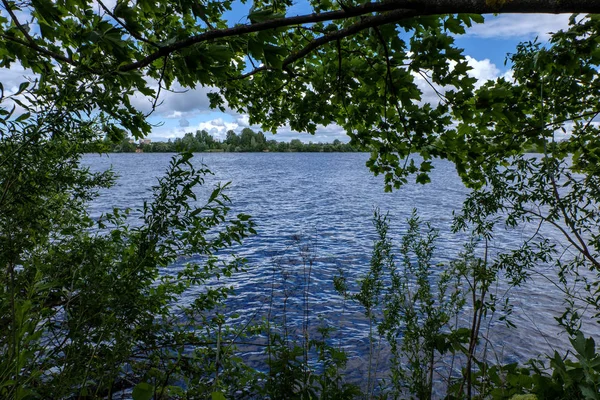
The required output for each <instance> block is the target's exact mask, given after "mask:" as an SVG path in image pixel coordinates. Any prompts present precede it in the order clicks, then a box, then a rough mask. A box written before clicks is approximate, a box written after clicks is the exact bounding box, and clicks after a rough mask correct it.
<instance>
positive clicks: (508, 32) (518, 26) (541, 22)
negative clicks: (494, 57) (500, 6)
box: [467, 14, 570, 40]
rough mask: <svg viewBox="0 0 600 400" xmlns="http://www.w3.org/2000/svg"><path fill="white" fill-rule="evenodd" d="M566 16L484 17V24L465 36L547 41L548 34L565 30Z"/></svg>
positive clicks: (503, 15) (472, 28)
mask: <svg viewBox="0 0 600 400" xmlns="http://www.w3.org/2000/svg"><path fill="white" fill-rule="evenodd" d="M569 17H570V15H568V14H502V15H499V16H491V15H486V17H485V23H483V24H475V25H473V27H471V28H469V29H467V35H469V36H477V37H482V38H498V39H507V38H513V39H519V40H524V39H533V38H535V37H536V36H537V37H539V39H540V40H547V39H548V38H549V37H550V35H549V34H550V33H552V32H557V31H559V30H561V29H565V28H567V27H568V25H569Z"/></svg>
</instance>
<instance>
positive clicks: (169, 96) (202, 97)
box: [130, 80, 215, 119]
mask: <svg viewBox="0 0 600 400" xmlns="http://www.w3.org/2000/svg"><path fill="white" fill-rule="evenodd" d="M148 83H149V86H150V87H151V88H152V89H154V91H155V92H158V82H157V81H156V80H148ZM214 91H215V89H214V88H212V87H197V88H195V89H184V88H183V87H182V86H181V85H180V84H178V83H177V82H176V83H174V84H173V85H172V87H171V88H170V90H164V89H163V90H161V93H160V97H159V99H158V101H157V102H156V105H157V107H156V110H155V111H154V113H153V115H155V116H158V117H162V118H173V119H181V118H183V117H189V116H193V115H197V114H201V113H207V112H210V111H211V108H210V102H209V100H208V96H207V95H208V93H210V92H214ZM130 101H131V104H132V105H133V106H134V107H135V108H136V109H138V110H139V111H141V112H143V113H144V114H147V113H149V112H150V111H151V110H152V105H153V103H154V98H151V97H146V96H144V95H142V94H141V93H136V94H135V95H133V96H131V98H130Z"/></svg>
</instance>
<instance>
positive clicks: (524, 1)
mask: <svg viewBox="0 0 600 400" xmlns="http://www.w3.org/2000/svg"><path fill="white" fill-rule="evenodd" d="M491 13H546V14H559V13H592V14H593V13H600V1H598V0H587V1H586V0H570V1H569V0H512V1H501V0H498V1H493V0H383V1H380V2H372V3H367V4H363V5H360V6H356V7H345V8H344V9H342V10H336V11H329V12H324V13H318V14H317V13H314V14H306V15H300V16H295V17H285V18H278V19H273V20H268V21H263V22H258V23H254V24H249V25H238V26H235V27H232V28H227V29H218V30H210V31H207V32H204V33H201V34H199V35H195V36H190V37H189V38H186V39H183V40H180V41H177V42H175V43H173V44H171V45H168V46H164V47H162V48H161V49H159V50H157V51H155V52H154V53H152V54H150V55H148V56H147V57H145V58H143V59H141V60H139V61H136V62H133V63H130V64H127V65H123V66H122V67H121V68H119V70H120V71H123V72H127V71H132V70H136V69H141V68H144V67H146V66H148V65H150V64H151V63H152V62H153V61H155V60H157V59H159V58H161V57H164V56H166V55H168V54H171V53H173V52H176V51H179V50H182V49H184V48H187V47H190V46H192V45H194V44H197V43H202V42H207V41H211V40H216V39H224V38H229V37H234V36H241V35H247V34H250V33H256V32H261V31H266V30H270V29H278V28H286V27H291V26H296V25H303V24H312V23H317V22H328V21H336V20H341V19H347V18H353V17H360V16H367V17H371V18H373V19H370V21H371V24H370V25H369V26H365V27H363V28H362V29H365V28H367V27H373V26H380V25H384V24H386V23H391V22H397V21H400V20H402V19H407V18H413V17H418V16H430V15H438V14H491ZM373 14H375V15H373ZM355 25H356V24H355ZM342 31H344V30H341V31H337V32H333V33H331V34H329V35H325V36H322V37H320V38H318V39H316V40H315V42H313V43H314V44H311V45H309V46H307V47H308V48H307V49H303V50H301V52H302V53H306V54H307V53H309V52H310V51H312V50H314V48H317V47H319V46H321V45H322V44H325V43H328V42H330V41H332V40H336V39H337V38H339V37H345V36H349V35H351V34H352V33H348V34H347V35H345V36H343V35H344V34H343V33H341V32H342ZM354 33H356V31H355V32H354ZM299 53H300V52H299ZM301 56H302V55H300V57H301Z"/></svg>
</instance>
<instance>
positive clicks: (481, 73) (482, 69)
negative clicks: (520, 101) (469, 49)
mask: <svg viewBox="0 0 600 400" xmlns="http://www.w3.org/2000/svg"><path fill="white" fill-rule="evenodd" d="M466 59H467V64H468V65H469V67H471V68H472V69H471V70H470V71H469V76H471V77H473V78H475V79H477V83H476V86H477V87H480V86H481V85H483V84H484V83H485V82H486V81H490V80H494V79H496V78H498V77H499V76H500V70H499V69H498V68H497V67H496V65H495V64H494V63H492V62H491V61H490V60H489V59H487V58H486V59H483V60H476V59H474V58H473V57H471V56H466Z"/></svg>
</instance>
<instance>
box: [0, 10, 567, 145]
mask: <svg viewBox="0 0 600 400" xmlns="http://www.w3.org/2000/svg"><path fill="white" fill-rule="evenodd" d="M113 2H114V3H116V0H108V1H106V3H113ZM249 8H250V3H247V4H241V3H237V4H235V5H234V7H233V10H232V11H230V12H228V13H227V15H226V16H227V19H228V20H229V21H230V23H231V24H232V25H233V24H235V23H247V22H248V21H246V19H245V15H247V12H248V9H249ZM309 12H310V9H309V8H308V6H307V4H306V2H304V1H298V3H296V4H295V5H294V6H293V7H292V8H291V9H290V11H289V12H288V15H298V14H305V13H309ZM568 19H569V15H555V14H543V15H536V14H503V15H500V16H492V15H487V16H486V22H485V23H484V24H478V25H474V26H473V27H472V28H470V29H468V30H467V33H466V35H462V36H458V37H457V38H456V44H457V45H458V46H459V47H461V48H463V49H464V50H465V54H466V55H467V56H468V61H469V64H470V65H471V67H472V68H473V70H472V71H471V74H472V75H473V76H474V77H476V78H477V79H478V80H479V81H481V82H484V81H485V80H488V79H495V78H497V77H499V76H503V75H504V76H506V75H507V74H508V75H509V74H510V66H505V65H504V61H505V58H506V55H507V53H510V52H514V51H515V49H516V46H517V44H518V43H519V42H521V41H528V40H533V39H535V38H536V37H538V38H539V40H541V41H544V40H546V39H547V38H548V33H549V32H555V31H557V30H560V29H564V28H566V27H567V25H568ZM24 75H29V74H28V73H27V71H24V70H23V68H22V67H20V66H18V65H14V66H12V67H11V68H10V69H2V70H0V81H1V82H2V83H3V84H4V87H5V89H7V90H10V88H11V86H15V88H16V87H18V84H19V83H20V82H22V81H23V76H24ZM418 83H419V88H420V89H421V90H422V91H423V98H424V99H425V100H431V101H432V102H434V101H436V96H435V94H434V93H433V92H432V89H431V88H430V87H429V86H428V85H427V84H426V83H425V82H424V81H423V82H418ZM173 89H175V90H177V89H179V90H178V91H180V89H182V88H180V87H177V86H175V87H174V88H173ZM213 90H214V89H212V88H207V87H198V88H196V89H193V90H187V91H185V92H184V93H173V92H166V91H163V94H162V95H161V99H160V100H161V101H162V105H161V107H159V108H158V110H157V111H156V112H155V113H154V114H153V115H152V116H151V117H150V122H151V123H153V124H155V127H154V129H153V131H152V133H151V134H150V135H149V138H150V139H152V140H153V141H159V140H161V141H162V140H168V139H174V138H176V137H181V136H183V135H184V134H185V133H186V132H195V131H196V130H198V129H205V130H207V131H208V132H209V133H211V134H212V135H213V136H215V137H216V138H219V139H223V138H224V137H225V134H226V132H227V130H229V129H233V130H234V131H237V132H239V131H241V130H242V129H243V128H245V127H251V128H252V129H255V130H258V129H260V128H259V127H257V126H250V125H249V124H248V116H247V115H243V114H238V113H235V112H233V111H231V112H225V113H222V112H219V111H215V110H211V109H210V107H209V102H208V98H207V96H206V94H207V93H208V92H210V91H213ZM132 101H133V102H134V104H135V105H136V106H137V107H138V108H139V109H140V110H142V111H145V110H149V109H150V104H151V101H149V99H146V98H143V97H142V96H137V97H135V98H134V99H132ZM267 137H268V138H269V139H271V138H272V139H275V140H280V141H290V140H291V139H295V138H298V139H300V140H302V141H304V142H308V141H313V142H331V141H333V140H334V139H340V140H342V141H347V140H348V138H347V136H346V135H345V133H344V132H343V130H342V129H341V128H340V127H338V126H336V125H330V126H327V127H319V129H318V132H317V133H316V134H315V135H314V136H312V135H309V134H306V133H298V132H293V131H291V130H290V129H289V127H281V128H280V129H279V132H278V134H277V135H275V136H271V135H270V134H267Z"/></svg>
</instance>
